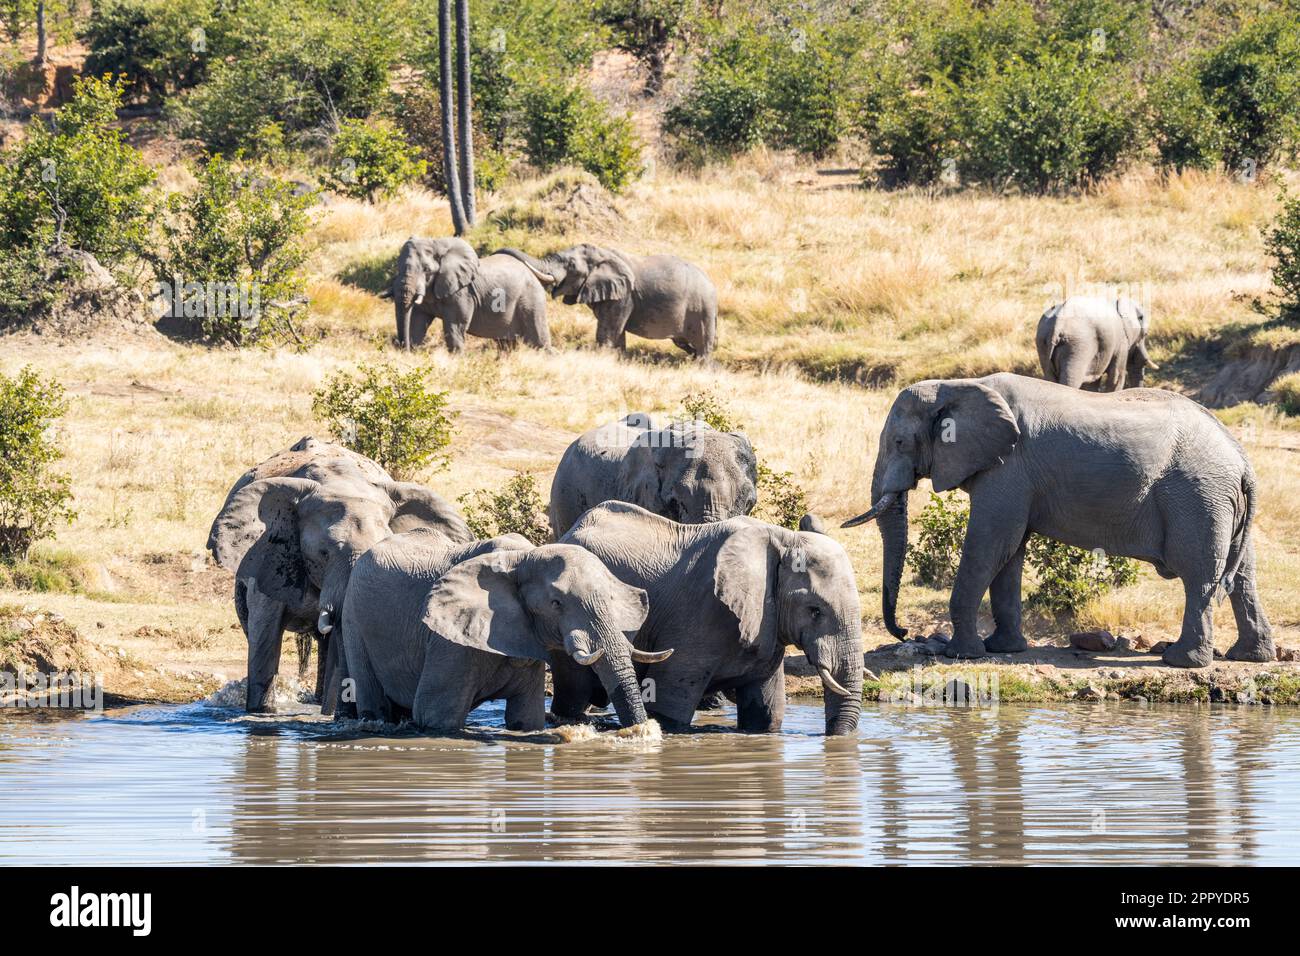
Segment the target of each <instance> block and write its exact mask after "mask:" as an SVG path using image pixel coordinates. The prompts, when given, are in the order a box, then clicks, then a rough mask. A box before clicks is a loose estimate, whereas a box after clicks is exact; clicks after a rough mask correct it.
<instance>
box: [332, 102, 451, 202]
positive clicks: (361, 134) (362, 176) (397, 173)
mask: <svg viewBox="0 0 1300 956" xmlns="http://www.w3.org/2000/svg"><path fill="white" fill-rule="evenodd" d="M332 153H333V157H332V165H331V166H330V170H329V173H328V174H327V179H328V182H329V184H330V186H331V188H333V189H334V190H336V191H337V192H341V193H344V194H345V195H348V196H352V197H354V198H357V199H366V200H368V201H371V202H373V201H374V200H375V199H376V198H378V197H380V196H388V195H391V194H392V193H393V192H395V191H396V190H397V189H398V188H399V187H401V186H404V185H406V184H407V183H409V182H413V181H415V180H417V179H419V178H420V177H421V176H423V175H424V174H425V171H426V168H427V166H428V164H427V163H426V162H425V161H424V160H423V159H414V158H412V153H413V149H412V147H411V144H410V143H408V142H407V141H406V138H405V137H404V136H403V135H402V133H401V132H400V131H399V130H398V129H397V127H395V126H394V125H393V124H392V123H390V122H388V121H387V120H356V119H345V120H343V122H342V123H341V124H340V126H339V131H338V134H337V135H336V136H335V137H334V142H333V144H332Z"/></svg>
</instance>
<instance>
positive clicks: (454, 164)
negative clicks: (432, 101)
mask: <svg viewBox="0 0 1300 956" xmlns="http://www.w3.org/2000/svg"><path fill="white" fill-rule="evenodd" d="M456 27H457V33H458V34H459V35H458V36H457V42H456V56H457V66H458V69H457V73H458V74H459V75H458V77H457V79H458V83H457V91H456V92H457V93H458V94H459V95H458V96H456V97H455V98H456V99H457V100H458V104H457V110H456V114H457V118H458V119H459V126H460V148H459V151H458V150H457V145H456V126H457V125H458V124H457V122H456V120H454V119H453V117H452V99H453V86H452V62H451V0H438V86H439V92H440V94H441V102H442V168H443V177H444V178H445V179H446V182H447V202H448V203H449V204H450V206H451V222H452V226H453V227H454V228H455V230H456V235H458V236H460V235H464V233H465V230H466V229H468V228H469V227H470V226H472V225H474V214H475V210H474V122H473V118H472V116H471V112H470V108H471V95H470V55H469V50H470V29H469V0H456ZM458 154H459V156H458Z"/></svg>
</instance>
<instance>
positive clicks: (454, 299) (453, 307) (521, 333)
mask: <svg viewBox="0 0 1300 956" xmlns="http://www.w3.org/2000/svg"><path fill="white" fill-rule="evenodd" d="M381 298H385V299H392V300H393V310H394V313H395V314H396V317H397V341H398V344H400V345H405V346H406V348H407V349H408V350H409V349H410V348H411V347H412V346H413V345H420V344H422V343H423V342H424V339H425V336H426V335H427V334H428V331H429V326H430V324H432V322H433V320H434V319H435V318H440V319H442V340H443V342H444V343H445V344H446V346H447V351H449V352H459V351H461V350H462V349H464V347H465V334H466V333H469V334H470V335H476V336H478V337H479V338H484V339H495V340H496V341H497V343H498V345H501V346H503V347H505V348H513V347H514V345H515V343H516V342H518V341H520V340H522V341H523V342H524V344H525V345H530V346H532V347H533V348H539V349H549V348H550V347H551V330H550V327H549V326H548V325H547V324H546V293H545V291H543V289H542V287H541V285H539V284H538V281H537V280H536V279H535V278H534V277H533V273H532V271H531V270H530V269H528V268H526V267H524V266H522V265H521V264H520V263H519V262H517V261H516V260H515V259H512V258H511V257H510V256H506V255H490V256H486V257H484V258H482V259H480V258H479V257H478V255H477V254H476V253H475V252H474V250H473V248H471V247H470V245H469V243H467V242H465V241H464V240H463V239H420V238H417V237H415V236H412V237H411V238H410V239H407V240H406V242H405V243H404V244H403V245H402V251H401V252H400V253H398V256H397V274H396V275H395V276H394V277H393V282H392V285H391V287H390V288H389V289H388V290H387V291H386V292H384V293H382V294H381Z"/></svg>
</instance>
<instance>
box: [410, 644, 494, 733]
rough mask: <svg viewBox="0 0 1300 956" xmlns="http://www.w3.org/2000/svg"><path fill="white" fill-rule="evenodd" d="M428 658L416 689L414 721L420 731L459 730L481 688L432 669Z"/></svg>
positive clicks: (433, 666)
mask: <svg viewBox="0 0 1300 956" xmlns="http://www.w3.org/2000/svg"><path fill="white" fill-rule="evenodd" d="M429 656H430V655H426V656H425V664H424V670H423V671H421V673H420V682H419V683H418V684H417V685H416V688H415V700H414V701H413V702H412V704H411V719H412V720H413V721H414V722H415V725H416V726H417V727H419V728H420V729H421V730H433V731H437V730H444V731H445V730H459V729H460V728H462V727H464V726H465V718H466V717H468V716H469V712H470V711H471V710H473V709H474V703H475V695H476V694H477V692H478V688H477V687H476V686H474V685H473V684H472V683H467V682H466V681H465V680H463V679H462V678H461V676H460V675H455V674H451V673H448V672H447V671H446V670H445V669H443V668H440V667H438V666H437V665H436V663H434V664H432V666H431V662H430V660H429Z"/></svg>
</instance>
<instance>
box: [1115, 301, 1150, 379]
mask: <svg viewBox="0 0 1300 956" xmlns="http://www.w3.org/2000/svg"><path fill="white" fill-rule="evenodd" d="M1119 309H1120V312H1121V314H1124V313H1126V312H1127V313H1128V314H1127V315H1126V316H1125V317H1126V318H1129V319H1130V320H1131V321H1133V322H1136V323H1137V337H1136V338H1135V339H1134V340H1133V344H1132V345H1131V346H1129V351H1128V359H1127V362H1126V364H1125V369H1124V382H1125V385H1127V386H1128V387H1129V388H1141V387H1142V383H1143V381H1144V380H1145V378H1146V371H1147V369H1149V368H1150V369H1157V370H1158V369H1159V368H1160V366H1159V365H1157V364H1156V363H1155V362H1153V361H1152V360H1151V356H1150V354H1148V352H1147V333H1148V332H1149V331H1150V328H1151V323H1150V320H1149V319H1148V318H1147V314H1146V310H1145V309H1143V308H1142V306H1140V305H1138V304H1137V303H1136V302H1127V301H1121V303H1120V305H1119Z"/></svg>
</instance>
